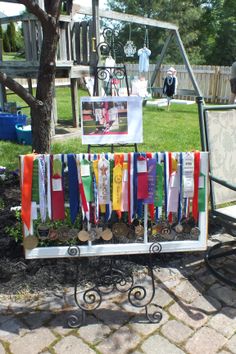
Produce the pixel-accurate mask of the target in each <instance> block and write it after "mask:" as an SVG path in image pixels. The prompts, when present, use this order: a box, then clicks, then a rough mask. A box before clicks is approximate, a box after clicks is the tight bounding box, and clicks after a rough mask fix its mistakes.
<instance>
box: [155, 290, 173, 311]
mask: <svg viewBox="0 0 236 354" xmlns="http://www.w3.org/2000/svg"><path fill="white" fill-rule="evenodd" d="M167 290H168V289H167ZM171 301H173V298H172V296H171V295H170V294H169V293H168V292H167V291H166V290H165V289H163V286H162V285H160V286H158V285H156V291H155V296H154V298H153V301H152V302H153V303H154V304H157V305H158V306H161V307H166V306H168V305H169V304H170V303H171Z"/></svg>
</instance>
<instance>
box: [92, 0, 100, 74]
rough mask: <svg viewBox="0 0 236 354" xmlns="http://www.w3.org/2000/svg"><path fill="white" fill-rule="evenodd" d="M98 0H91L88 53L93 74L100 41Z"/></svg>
mask: <svg viewBox="0 0 236 354" xmlns="http://www.w3.org/2000/svg"><path fill="white" fill-rule="evenodd" d="M98 8H99V0H92V17H93V24H92V51H91V53H90V72H91V75H93V74H94V68H95V66H96V61H97V55H96V47H97V45H98V44H99V42H100V25H99V10H98Z"/></svg>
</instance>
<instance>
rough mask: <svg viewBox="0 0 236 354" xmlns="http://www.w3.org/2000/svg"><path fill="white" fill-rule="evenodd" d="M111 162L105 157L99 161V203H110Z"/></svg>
mask: <svg viewBox="0 0 236 354" xmlns="http://www.w3.org/2000/svg"><path fill="white" fill-rule="evenodd" d="M110 198H111V196H110V164H109V161H108V160H107V159H105V158H104V157H103V158H101V159H100V160H99V161H98V200H99V204H109V203H110Z"/></svg>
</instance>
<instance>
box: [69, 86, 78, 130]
mask: <svg viewBox="0 0 236 354" xmlns="http://www.w3.org/2000/svg"><path fill="white" fill-rule="evenodd" d="M70 92H71V104H72V117H73V127H74V128H78V126H79V123H80V122H79V101H78V83H77V79H70Z"/></svg>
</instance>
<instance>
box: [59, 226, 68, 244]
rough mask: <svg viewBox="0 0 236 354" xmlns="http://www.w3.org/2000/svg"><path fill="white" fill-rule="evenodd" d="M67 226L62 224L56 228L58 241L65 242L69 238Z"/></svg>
mask: <svg viewBox="0 0 236 354" xmlns="http://www.w3.org/2000/svg"><path fill="white" fill-rule="evenodd" d="M69 231H70V229H69V227H67V226H62V227H61V228H60V229H58V230H57V234H58V240H59V241H60V242H66V241H68V240H69Z"/></svg>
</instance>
